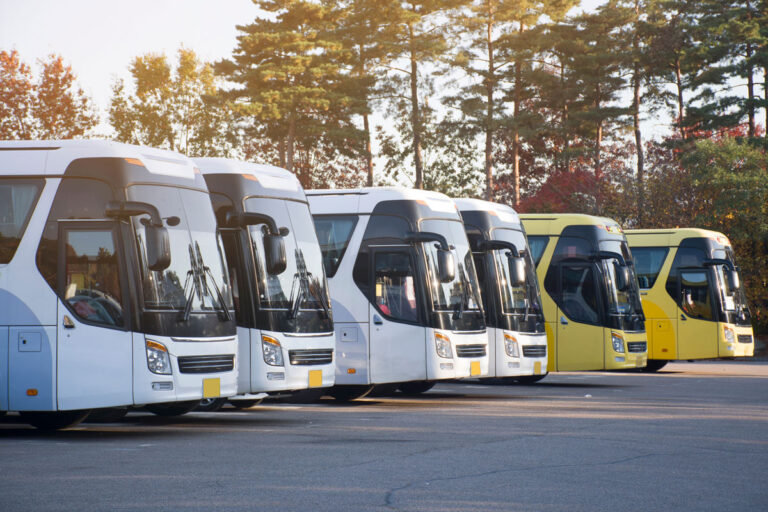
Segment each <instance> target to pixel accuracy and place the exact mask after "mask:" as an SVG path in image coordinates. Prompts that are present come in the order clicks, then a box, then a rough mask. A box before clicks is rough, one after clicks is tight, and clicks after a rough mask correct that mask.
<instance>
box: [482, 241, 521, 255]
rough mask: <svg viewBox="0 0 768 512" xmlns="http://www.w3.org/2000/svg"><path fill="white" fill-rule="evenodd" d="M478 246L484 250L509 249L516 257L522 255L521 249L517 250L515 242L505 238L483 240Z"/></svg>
mask: <svg viewBox="0 0 768 512" xmlns="http://www.w3.org/2000/svg"><path fill="white" fill-rule="evenodd" d="M478 248H479V249H480V250H481V251H483V252H488V251H504V250H508V251H510V252H511V253H512V256H514V257H515V258H519V257H520V251H518V250H517V247H516V246H515V244H513V243H512V242H505V241H503V240H482V241H481V242H480V243H479V244H478Z"/></svg>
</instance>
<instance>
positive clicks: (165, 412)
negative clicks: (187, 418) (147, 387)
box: [145, 400, 200, 416]
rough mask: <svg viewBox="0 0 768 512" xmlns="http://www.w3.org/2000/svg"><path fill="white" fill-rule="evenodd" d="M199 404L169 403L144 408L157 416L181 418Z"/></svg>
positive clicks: (190, 402)
mask: <svg viewBox="0 0 768 512" xmlns="http://www.w3.org/2000/svg"><path fill="white" fill-rule="evenodd" d="M199 404H200V400H192V401H189V402H169V403H166V404H148V405H146V406H145V407H146V408H147V410H148V411H149V412H151V413H153V414H157V415H158V416H181V415H182V414H187V413H188V412H189V411H191V410H192V409H194V408H195V407H197V406H198V405H199Z"/></svg>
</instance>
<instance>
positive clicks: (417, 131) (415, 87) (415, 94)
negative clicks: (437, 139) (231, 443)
mask: <svg viewBox="0 0 768 512" xmlns="http://www.w3.org/2000/svg"><path fill="white" fill-rule="evenodd" d="M408 37H409V38H410V47H411V129H412V130H413V164H414V167H415V170H416V182H415V183H414V186H415V187H416V188H424V178H423V172H422V164H421V123H420V122H419V82H418V81H419V76H418V72H419V68H418V65H417V62H416V41H415V39H414V37H415V36H414V34H413V24H410V23H409V24H408Z"/></svg>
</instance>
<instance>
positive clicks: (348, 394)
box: [326, 386, 373, 402]
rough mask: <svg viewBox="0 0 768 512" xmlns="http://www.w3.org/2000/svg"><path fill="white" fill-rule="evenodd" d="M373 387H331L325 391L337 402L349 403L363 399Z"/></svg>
mask: <svg viewBox="0 0 768 512" xmlns="http://www.w3.org/2000/svg"><path fill="white" fill-rule="evenodd" d="M372 389H373V386H333V387H332V388H329V389H328V390H327V391H326V394H328V395H330V396H332V397H333V398H335V399H336V400H338V401H339V402H350V401H352V400H357V399H358V398H363V397H365V396H366V395H368V393H370V392H371V390H372Z"/></svg>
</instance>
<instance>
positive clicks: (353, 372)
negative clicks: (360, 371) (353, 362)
mask: <svg viewBox="0 0 768 512" xmlns="http://www.w3.org/2000/svg"><path fill="white" fill-rule="evenodd" d="M347 373H348V374H350V375H352V374H355V373H357V370H355V369H354V368H347Z"/></svg>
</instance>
